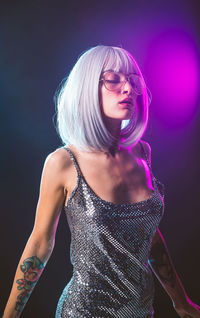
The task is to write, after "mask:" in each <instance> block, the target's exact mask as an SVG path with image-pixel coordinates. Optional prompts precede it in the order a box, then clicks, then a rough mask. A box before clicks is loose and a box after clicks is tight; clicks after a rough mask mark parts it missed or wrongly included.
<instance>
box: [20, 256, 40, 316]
mask: <svg viewBox="0 0 200 318" xmlns="http://www.w3.org/2000/svg"><path fill="white" fill-rule="evenodd" d="M43 268H44V264H43V262H42V261H41V260H40V259H39V258H38V257H37V256H32V257H29V258H27V259H25V260H24V261H23V265H21V266H20V269H21V271H22V272H23V273H24V277H23V278H21V279H18V280H17V281H16V283H17V284H18V286H17V289H18V290H21V291H22V292H21V294H19V295H18V297H17V302H16V306H15V310H16V311H17V312H21V311H22V309H23V307H24V305H25V304H26V302H27V301H28V298H29V296H30V294H31V292H32V290H33V288H34V286H35V285H36V284H37V281H38V279H39V277H40V275H41V273H42V270H43Z"/></svg>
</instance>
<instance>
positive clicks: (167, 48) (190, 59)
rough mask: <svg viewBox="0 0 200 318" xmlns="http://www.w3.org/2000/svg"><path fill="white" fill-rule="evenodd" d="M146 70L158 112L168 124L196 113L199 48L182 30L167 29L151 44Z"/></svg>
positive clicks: (178, 122)
mask: <svg viewBox="0 0 200 318" xmlns="http://www.w3.org/2000/svg"><path fill="white" fill-rule="evenodd" d="M147 62H148V64H147V74H148V76H149V78H150V83H149V86H150V90H151V91H152V95H153V103H154V101H155V104H154V105H156V109H155V110H156V114H158V116H159V117H160V118H161V119H163V120H164V121H165V122H166V123H167V124H169V125H171V124H172V125H174V124H175V125H177V124H183V123H185V122H187V121H188V120H189V119H190V118H191V117H193V116H194V114H195V110H196V107H197V104H198V94H199V63H198V52H197V49H196V47H195V44H194V42H193V41H192V39H191V38H189V37H188V36H187V35H186V34H184V33H183V32H177V31H173V32H167V33H164V34H162V35H160V36H159V37H157V38H156V39H154V41H153V42H152V43H151V45H150V46H149V51H148V61H147Z"/></svg>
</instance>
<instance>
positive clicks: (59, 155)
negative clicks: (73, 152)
mask: <svg viewBox="0 0 200 318" xmlns="http://www.w3.org/2000/svg"><path fill="white" fill-rule="evenodd" d="M71 166H72V160H71V158H70V156H69V155H68V153H67V151H66V150H65V149H64V148H58V149H56V150H55V151H53V152H51V153H50V154H49V155H48V156H47V157H46V160H45V163H44V168H43V175H48V176H49V177H50V179H54V182H56V181H59V182H61V183H62V181H63V180H64V179H65V178H66V174H67V171H69V169H70V168H71ZM65 180H66V179H65Z"/></svg>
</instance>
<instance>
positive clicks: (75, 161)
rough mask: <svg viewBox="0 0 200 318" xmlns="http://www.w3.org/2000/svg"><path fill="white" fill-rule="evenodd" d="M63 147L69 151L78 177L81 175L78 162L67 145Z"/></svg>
mask: <svg viewBox="0 0 200 318" xmlns="http://www.w3.org/2000/svg"><path fill="white" fill-rule="evenodd" d="M63 148H64V149H65V150H67V152H68V153H69V155H70V158H71V160H72V162H73V164H74V167H75V169H76V171H77V173H78V177H79V178H80V177H81V176H82V172H81V170H80V168H79V165H78V162H77V160H76V158H75V156H74V154H73V152H72V151H71V150H70V149H69V148H68V147H63Z"/></svg>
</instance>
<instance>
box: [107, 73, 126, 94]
mask: <svg viewBox="0 0 200 318" xmlns="http://www.w3.org/2000/svg"><path fill="white" fill-rule="evenodd" d="M104 83H105V86H106V88H107V89H108V90H110V91H114V90H117V89H120V87H121V85H122V81H121V76H120V74H119V73H116V72H111V71H109V72H106V73H105V74H104Z"/></svg>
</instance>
